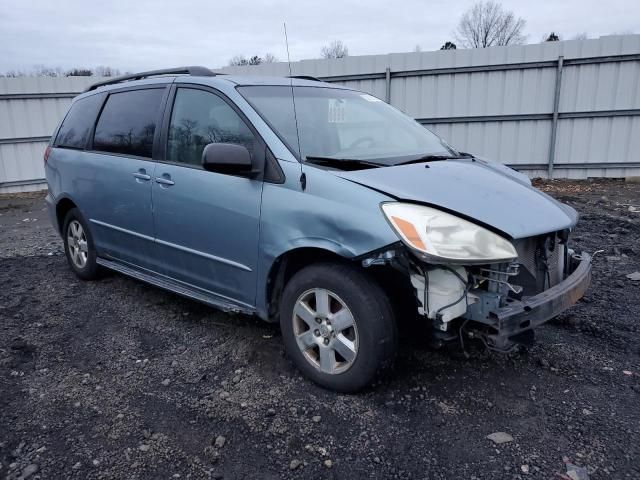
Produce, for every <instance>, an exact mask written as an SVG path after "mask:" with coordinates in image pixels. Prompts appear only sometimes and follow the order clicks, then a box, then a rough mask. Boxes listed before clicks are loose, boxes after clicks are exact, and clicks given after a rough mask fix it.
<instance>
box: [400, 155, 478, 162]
mask: <svg viewBox="0 0 640 480" xmlns="http://www.w3.org/2000/svg"><path fill="white" fill-rule="evenodd" d="M462 158H473V155H469V154H466V153H461V154H460V155H424V156H422V157H419V158H414V159H413V160H407V161H406V162H400V163H396V164H394V165H409V164H411V163H423V162H434V161H437V160H460V159H462Z"/></svg>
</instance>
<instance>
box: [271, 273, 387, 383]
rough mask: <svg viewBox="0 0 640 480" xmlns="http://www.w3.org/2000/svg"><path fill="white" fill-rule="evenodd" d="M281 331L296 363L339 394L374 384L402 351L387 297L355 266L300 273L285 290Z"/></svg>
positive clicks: (305, 372)
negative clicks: (397, 349) (397, 352)
mask: <svg viewBox="0 0 640 480" xmlns="http://www.w3.org/2000/svg"><path fill="white" fill-rule="evenodd" d="M280 328H281V329H282V337H283V340H284V345H285V349H286V351H287V353H288V355H289V357H290V358H291V360H292V361H293V363H294V365H295V366H296V367H297V368H298V369H299V370H300V371H301V372H302V373H303V374H304V375H305V376H306V377H308V378H309V379H311V380H313V381H314V382H316V383H317V384H318V385H321V386H322V387H325V388H328V389H331V390H335V391H339V392H345V393H347V392H355V391H358V390H360V389H362V388H363V387H365V386H367V385H369V384H370V383H371V382H372V381H373V380H374V378H376V376H377V375H378V374H380V373H381V372H382V371H383V370H384V369H385V368H386V367H388V366H389V365H390V364H391V362H392V360H393V356H394V354H395V352H396V341H397V332H396V322H395V318H394V315H393V310H392V308H391V305H390V302H389V299H388V297H387V295H386V293H385V292H384V291H383V290H382V288H381V287H380V286H379V285H378V283H376V282H375V281H374V280H373V279H371V278H369V277H368V276H366V275H364V274H363V273H362V272H360V271H359V270H357V269H356V268H355V267H353V266H350V265H345V264H338V263H322V264H316V265H311V266H308V267H305V268H303V269H302V270H300V271H299V272H297V273H296V274H295V275H294V276H293V277H292V278H291V279H290V280H289V282H288V283H287V285H286V286H285V288H284V292H283V295H282V301H281V305H280Z"/></svg>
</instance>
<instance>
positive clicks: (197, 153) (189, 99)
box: [167, 88, 255, 165]
mask: <svg viewBox="0 0 640 480" xmlns="http://www.w3.org/2000/svg"><path fill="white" fill-rule="evenodd" d="M254 141H255V137H254V135H253V133H252V132H251V130H250V129H249V127H247V125H246V124H245V123H244V121H243V120H242V118H240V116H239V115H238V114H237V113H236V112H235V110H233V108H231V107H230V106H229V105H228V104H227V103H226V102H225V101H224V100H223V99H222V98H220V97H219V96H218V95H215V94H213V93H210V92H206V91H204V90H197V89H193V88H179V89H178V90H177V92H176V99H175V102H174V105H173V111H172V113H171V123H170V125H169V142H168V149H167V160H168V161H170V162H178V163H187V164H190V165H201V164H202V151H203V150H204V147H205V146H206V145H207V144H209V143H235V144H238V145H243V146H245V147H246V148H247V149H248V150H249V152H250V153H252V154H253V148H254Z"/></svg>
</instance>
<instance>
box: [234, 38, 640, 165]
mask: <svg viewBox="0 0 640 480" xmlns="http://www.w3.org/2000/svg"><path fill="white" fill-rule="evenodd" d="M559 57H563V68H562V74H561V83H560V90H559V97H558V100H559V102H558V107H557V111H558V120H557V123H556V128H557V131H556V142H555V149H554V163H555V166H554V169H553V176H554V177H555V178H560V177H569V178H586V177H587V176H594V177H599V176H608V177H623V176H631V175H639V174H640V156H639V155H638V154H637V152H638V151H640V150H638V147H639V146H640V81H639V79H640V35H617V36H608V37H602V38H600V39H593V40H572V41H563V42H548V43H542V44H536V45H522V46H509V47H493V48H486V49H473V50H449V51H437V52H416V53H402V54H389V55H371V56H362V57H348V58H346V59H341V60H303V61H301V62H293V63H292V65H291V68H292V72H293V74H294V75H312V76H315V77H319V78H322V79H325V80H327V81H331V82H337V83H340V84H343V85H346V86H349V87H352V88H356V89H359V90H364V91H367V92H369V93H371V94H373V95H376V96H377V97H379V98H382V99H387V79H386V75H385V72H386V70H387V69H388V70H389V74H388V76H389V87H390V88H389V98H388V100H389V101H390V103H391V104H392V105H394V106H396V107H397V108H399V109H401V110H403V111H404V112H406V113H407V114H409V115H411V116H412V117H414V118H417V119H419V120H420V121H421V123H423V124H424V125H425V126H426V127H428V128H430V129H431V130H433V131H435V132H436V133H438V134H439V135H441V136H442V137H444V138H445V139H446V140H447V141H448V142H449V143H450V144H452V145H453V146H455V147H457V148H458V149H460V150H462V151H466V152H472V153H474V154H476V155H479V156H482V157H486V158H489V159H492V160H496V161H499V162H502V163H506V164H510V165H514V166H516V167H517V168H520V169H522V170H524V171H527V173H529V175H531V176H547V173H548V162H549V156H550V152H551V150H552V149H551V148H550V147H551V138H552V130H553V128H552V127H553V124H554V121H553V112H554V103H555V90H556V82H557V78H558V59H559ZM583 62H587V63H583ZM589 62H592V63H589ZM222 71H224V72H228V73H243V74H246V73H249V72H250V73H253V74H265V75H288V74H289V70H288V65H287V64H286V63H275V64H265V65H258V66H251V67H227V68H224V69H222ZM572 116H577V117H579V118H571V117H572ZM469 117H475V118H469ZM586 163H589V164H591V165H590V166H589V168H585V167H583V166H582V164H586ZM602 163H607V164H610V165H611V166H612V167H616V168H612V167H608V168H594V167H598V166H600V165H599V164H602ZM619 164H626V165H627V166H626V167H625V168H619ZM538 166H539V167H538Z"/></svg>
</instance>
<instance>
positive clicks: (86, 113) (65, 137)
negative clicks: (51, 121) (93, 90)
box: [54, 95, 104, 148]
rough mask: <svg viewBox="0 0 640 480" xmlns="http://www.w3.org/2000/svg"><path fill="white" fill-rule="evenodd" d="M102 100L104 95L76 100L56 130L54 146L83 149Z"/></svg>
mask: <svg viewBox="0 0 640 480" xmlns="http://www.w3.org/2000/svg"><path fill="white" fill-rule="evenodd" d="M103 100H104V95H91V96H90V97H85V98H81V99H79V100H76V101H75V102H74V103H73V104H72V105H71V109H69V113H67V116H66V117H65V118H64V121H63V122H62V125H61V126H60V130H58V136H57V137H56V141H55V144H54V145H55V146H56V147H66V148H84V147H85V145H86V144H87V140H88V138H89V135H90V133H91V129H92V128H93V124H94V123H95V121H96V116H97V115H98V110H99V109H100V106H101V105H102V101H103Z"/></svg>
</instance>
